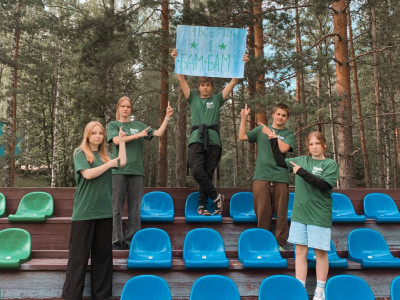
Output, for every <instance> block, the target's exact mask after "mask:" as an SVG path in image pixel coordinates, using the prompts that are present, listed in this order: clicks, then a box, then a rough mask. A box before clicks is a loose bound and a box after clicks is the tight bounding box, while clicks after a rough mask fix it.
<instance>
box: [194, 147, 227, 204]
mask: <svg viewBox="0 0 400 300" xmlns="http://www.w3.org/2000/svg"><path fill="white" fill-rule="evenodd" d="M220 158H221V148H220V147H219V146H217V145H209V148H208V151H205V150H204V148H203V144H200V143H192V144H190V145H189V167H190V168H191V170H192V175H193V177H194V179H195V180H196V181H197V182H198V183H199V186H200V187H199V205H206V204H207V199H208V198H211V199H215V198H217V196H218V194H217V191H216V189H215V186H214V184H213V182H212V179H213V176H214V171H215V169H216V168H217V166H218V162H219V160H220Z"/></svg>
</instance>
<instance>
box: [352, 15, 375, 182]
mask: <svg viewBox="0 0 400 300" xmlns="http://www.w3.org/2000/svg"><path fill="white" fill-rule="evenodd" d="M347 20H348V23H349V43H350V57H351V60H352V66H351V68H352V71H353V87H354V97H355V98H356V107H357V121H358V127H359V129H360V143H361V151H362V156H363V164H364V180H365V187H366V188H371V187H372V181H371V172H370V169H369V158H368V150H367V144H366V139H365V130H364V121H363V114H362V105H361V99H360V90H359V86H358V75H357V62H356V60H355V51H354V43H353V29H352V26H351V13H350V9H348V13H347Z"/></svg>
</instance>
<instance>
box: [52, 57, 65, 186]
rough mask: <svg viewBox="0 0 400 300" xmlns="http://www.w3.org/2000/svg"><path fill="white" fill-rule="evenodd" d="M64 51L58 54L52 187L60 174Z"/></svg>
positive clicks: (55, 184)
mask: <svg viewBox="0 0 400 300" xmlns="http://www.w3.org/2000/svg"><path fill="white" fill-rule="evenodd" d="M61 61H62V51H60V53H59V54H58V58H57V81H56V99H55V105H54V112H53V114H54V126H53V157H52V162H51V184H50V186H51V187H56V186H57V174H58V163H57V160H58V126H59V125H58V123H59V119H60V117H59V113H60V101H61V99H60V97H61V89H62V86H61V72H62V65H61Z"/></svg>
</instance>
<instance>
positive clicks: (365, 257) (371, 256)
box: [347, 228, 400, 268]
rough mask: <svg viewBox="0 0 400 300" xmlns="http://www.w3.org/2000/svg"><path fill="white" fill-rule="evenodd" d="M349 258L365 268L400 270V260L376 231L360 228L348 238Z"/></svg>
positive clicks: (353, 231)
mask: <svg viewBox="0 0 400 300" xmlns="http://www.w3.org/2000/svg"><path fill="white" fill-rule="evenodd" d="M347 245H348V258H349V259H350V260H353V261H355V262H358V263H361V265H362V267H363V268H399V267H400V259H399V258H396V257H394V256H393V255H392V254H391V253H390V250H389V247H388V245H387V243H386V240H385V238H384V237H383V236H382V235H381V234H380V233H379V232H378V231H376V230H373V229H368V228H358V229H354V230H352V231H351V232H350V233H349V235H348V238H347Z"/></svg>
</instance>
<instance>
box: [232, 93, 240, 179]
mask: <svg viewBox="0 0 400 300" xmlns="http://www.w3.org/2000/svg"><path fill="white" fill-rule="evenodd" d="M231 100H232V129H233V143H234V145H233V146H234V148H235V159H234V162H235V168H234V172H235V173H234V174H233V175H234V176H233V177H234V179H235V180H234V185H233V186H237V184H236V181H237V180H236V179H237V178H238V175H239V150H238V139H237V131H236V114H235V99H234V98H233V93H232V96H231Z"/></svg>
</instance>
